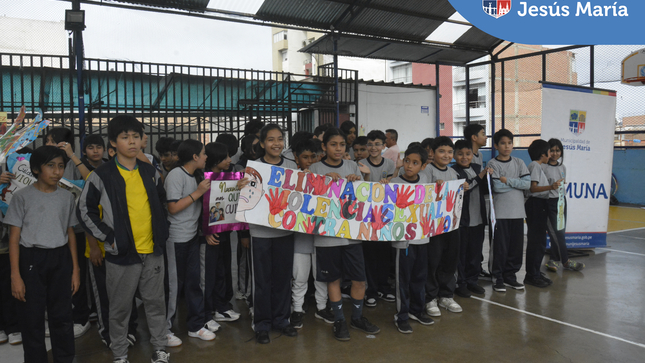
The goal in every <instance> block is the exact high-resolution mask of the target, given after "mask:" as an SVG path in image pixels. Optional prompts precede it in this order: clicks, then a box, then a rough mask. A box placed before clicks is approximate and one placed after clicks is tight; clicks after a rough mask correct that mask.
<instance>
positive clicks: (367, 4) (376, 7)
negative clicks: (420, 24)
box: [327, 0, 472, 26]
mask: <svg viewBox="0 0 645 363" xmlns="http://www.w3.org/2000/svg"><path fill="white" fill-rule="evenodd" d="M327 1H330V2H334V3H340V4H348V5H352V4H353V3H355V2H356V0H327ZM370 1H371V0H370ZM359 2H360V0H359ZM360 5H361V6H362V7H364V8H366V9H373V10H381V11H386V12H390V13H396V14H401V15H407V16H413V17H416V18H422V19H430V20H437V21H445V22H448V23H454V24H461V25H470V26H472V24H470V23H469V22H465V21H459V20H452V19H447V18H442V17H440V16H432V15H427V14H420V13H417V12H414V11H408V10H403V9H401V8H397V7H394V6H386V5H379V4H370V2H369V1H367V2H365V3H363V4H360Z"/></svg>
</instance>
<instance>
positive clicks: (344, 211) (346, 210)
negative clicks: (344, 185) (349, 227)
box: [340, 196, 357, 219]
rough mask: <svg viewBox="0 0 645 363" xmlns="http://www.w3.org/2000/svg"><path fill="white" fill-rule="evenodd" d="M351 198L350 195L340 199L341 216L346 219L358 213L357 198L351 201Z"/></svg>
mask: <svg viewBox="0 0 645 363" xmlns="http://www.w3.org/2000/svg"><path fill="white" fill-rule="evenodd" d="M349 203H350V200H349V196H345V198H343V199H340V210H341V216H342V217H343V218H345V219H351V218H352V217H353V215H354V213H356V209H357V208H356V203H357V201H356V199H354V200H352V201H351V204H349Z"/></svg>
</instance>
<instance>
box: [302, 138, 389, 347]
mask: <svg viewBox="0 0 645 363" xmlns="http://www.w3.org/2000/svg"><path fill="white" fill-rule="evenodd" d="M322 147H323V150H324V151H325V153H326V155H327V156H326V158H325V160H323V161H320V162H317V163H315V164H313V165H312V166H311V167H310V168H309V170H311V172H313V173H316V174H319V175H326V176H329V177H331V178H332V179H333V180H334V181H338V180H339V179H341V178H345V179H346V180H347V182H354V181H356V180H362V177H361V173H367V172H369V169H368V168H367V167H365V166H363V167H361V168H359V166H358V165H357V164H356V163H355V162H353V161H349V160H343V155H344V154H345V149H346V147H347V140H346V138H345V134H344V133H343V132H342V131H340V130H339V129H337V128H329V129H328V130H327V131H326V132H325V136H324V138H323V143H322ZM314 247H315V248H316V269H317V271H316V280H317V281H323V282H326V283H327V292H328V295H329V301H330V304H331V309H332V312H333V313H334V326H333V329H332V331H333V334H334V337H335V338H336V339H338V340H340V341H346V340H349V339H350V336H349V330H348V328H347V321H346V320H345V316H344V315H343V306H342V304H343V303H342V296H341V292H340V287H341V286H340V285H341V281H342V279H343V277H345V278H347V279H349V280H351V281H352V283H351V295H350V296H351V302H352V317H351V322H350V326H351V327H352V328H354V329H358V330H361V331H363V332H366V333H368V334H376V333H378V332H380V331H381V330H380V329H379V328H378V327H377V326H376V325H373V324H372V323H370V322H369V320H367V318H366V317H364V316H363V299H364V298H365V263H364V259H363V249H362V247H361V241H355V240H350V239H345V238H337V237H328V236H321V235H318V234H316V235H315V236H314Z"/></svg>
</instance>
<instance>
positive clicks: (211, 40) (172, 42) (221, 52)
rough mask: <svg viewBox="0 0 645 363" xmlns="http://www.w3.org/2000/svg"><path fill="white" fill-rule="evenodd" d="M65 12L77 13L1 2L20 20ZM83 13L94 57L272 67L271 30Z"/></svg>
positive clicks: (65, 5) (231, 3) (241, 5)
mask: <svg viewBox="0 0 645 363" xmlns="http://www.w3.org/2000/svg"><path fill="white" fill-rule="evenodd" d="M261 4H262V0H211V1H210V4H209V8H219V9H227V10H236V11H242V12H247V13H255V12H256V11H257V9H258V8H259V6H260V5H261ZM65 9H71V3H70V2H67V1H53V0H20V1H17V0H0V15H3V16H8V17H15V18H27V19H38V20H50V21H61V20H64V16H65ZM81 9H83V10H85V25H86V26H87V28H86V29H85V31H84V32H83V37H84V38H83V39H84V41H85V56H86V57H88V58H103V59H119V60H133V61H150V62H159V63H174V64H190V65H203V66H218V67H231V68H245V69H249V68H253V69H262V70H271V68H272V65H271V44H272V38H271V28H270V27H265V26H258V25H247V24H238V23H233V22H225V21H217V20H209V19H201V18H195V17H189V16H177V15H170V14H160V13H154V12H148V11H136V10H127V9H117V8H112V7H107V6H97V5H87V4H81ZM34 31H38V30H37V29H35V30H34ZM43 37H47V34H43Z"/></svg>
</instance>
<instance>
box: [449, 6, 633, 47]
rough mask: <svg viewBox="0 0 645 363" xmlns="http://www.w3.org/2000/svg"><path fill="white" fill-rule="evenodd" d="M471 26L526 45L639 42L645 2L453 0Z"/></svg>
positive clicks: (456, 8)
mask: <svg viewBox="0 0 645 363" xmlns="http://www.w3.org/2000/svg"><path fill="white" fill-rule="evenodd" d="M449 1H450V3H451V4H452V6H453V7H454V8H455V10H457V11H458V12H459V14H461V15H462V16H463V17H464V18H465V19H466V20H468V21H469V22H470V23H471V24H472V25H474V26H476V27H477V28H479V29H480V30H482V31H484V32H486V33H488V34H490V35H493V36H495V37H498V38H500V39H504V40H507V41H511V42H515V43H522V44H641V43H642V37H641V34H640V32H639V31H635V30H637V29H641V28H642V24H641V23H642V21H643V16H644V15H645V1H644V0H618V1H616V0H611V1H609V0H596V1H571V0H564V1H562V0H561V1H554V0H550V1H546V0H526V1H520V0H512V1H511V0H482V2H481V5H479V3H477V2H474V1H466V0H449Z"/></svg>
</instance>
